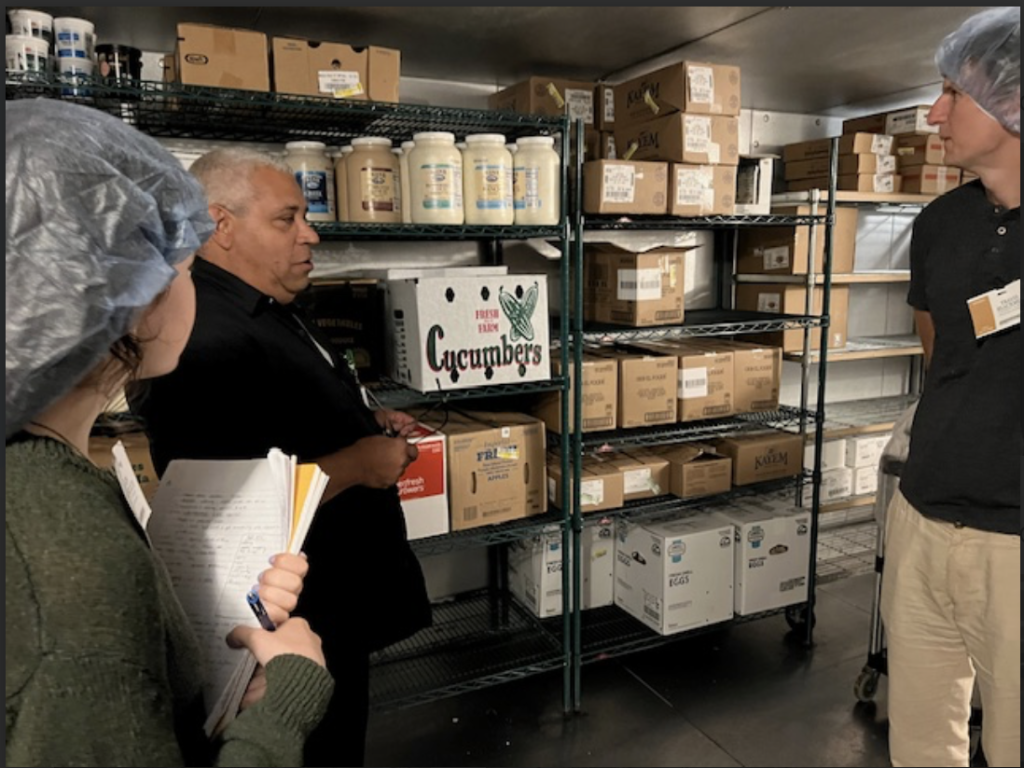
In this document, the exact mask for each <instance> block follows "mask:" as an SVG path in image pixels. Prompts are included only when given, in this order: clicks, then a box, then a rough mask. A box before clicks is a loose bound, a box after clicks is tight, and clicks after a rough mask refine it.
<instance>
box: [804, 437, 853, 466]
mask: <svg viewBox="0 0 1024 768" xmlns="http://www.w3.org/2000/svg"><path fill="white" fill-rule="evenodd" d="M845 466H846V440H822V442H821V470H822V472H827V471H828V470H830V469H839V468H841V467H845ZM804 469H806V470H807V471H808V472H810V471H811V470H812V469H814V443H813V442H811V443H810V444H809V445H807V446H806V447H805V448H804Z"/></svg>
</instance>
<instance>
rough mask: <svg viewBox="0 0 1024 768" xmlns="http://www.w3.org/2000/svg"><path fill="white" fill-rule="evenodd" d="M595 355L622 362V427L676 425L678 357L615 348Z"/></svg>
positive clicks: (620, 418) (620, 395)
mask: <svg viewBox="0 0 1024 768" xmlns="http://www.w3.org/2000/svg"><path fill="white" fill-rule="evenodd" d="M595 354H599V355H601V356H603V357H608V358H611V359H613V360H615V361H616V362H617V363H618V366H619V427H620V428H626V429H629V428H631V427H652V426H656V425H658V424H674V423H675V421H676V415H677V412H678V411H677V408H678V402H679V401H678V400H677V399H676V375H677V372H678V370H679V361H678V358H676V357H675V356H674V355H671V356H669V355H653V354H643V353H639V352H626V351H624V350H612V349H607V350H605V349H601V350H596V351H595Z"/></svg>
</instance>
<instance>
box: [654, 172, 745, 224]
mask: <svg viewBox="0 0 1024 768" xmlns="http://www.w3.org/2000/svg"><path fill="white" fill-rule="evenodd" d="M669 194H670V195H671V202H670V207H669V213H671V214H672V215H673V216H732V215H733V214H735V213H736V169H735V168H733V167H731V166H726V165H680V164H679V163H673V164H672V179H671V181H670V186H669Z"/></svg>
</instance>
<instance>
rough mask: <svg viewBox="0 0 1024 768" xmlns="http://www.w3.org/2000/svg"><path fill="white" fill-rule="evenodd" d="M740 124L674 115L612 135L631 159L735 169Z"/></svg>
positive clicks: (728, 119)
mask: <svg viewBox="0 0 1024 768" xmlns="http://www.w3.org/2000/svg"><path fill="white" fill-rule="evenodd" d="M739 141H740V121H739V119H738V118H735V117H724V116H721V115H691V114H682V113H679V112H677V113H675V114H672V115H668V116H667V117H659V118H657V119H655V120H651V121H650V122H647V123H639V124H635V125H630V126H626V127H622V128H618V129H616V131H615V142H616V144H617V145H618V147H619V149H620V151H621V152H622V153H623V155H625V153H626V152H628V151H630V150H631V149H632V150H633V154H632V156H631V159H636V160H666V161H669V162H673V163H688V164H690V165H732V166H735V165H738V164H739V161H740V145H739Z"/></svg>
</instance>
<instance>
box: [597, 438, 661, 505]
mask: <svg viewBox="0 0 1024 768" xmlns="http://www.w3.org/2000/svg"><path fill="white" fill-rule="evenodd" d="M608 461H609V462H610V463H611V464H613V465H614V466H615V467H616V468H617V469H618V470H619V472H620V473H621V474H622V494H623V499H624V500H625V501H636V500H637V499H651V498H654V497H656V496H664V495H667V494H668V492H669V471H668V461H667V460H666V459H664V458H662V457H661V456H659V455H657V453H655V452H654V451H651V450H645V449H638V450H635V451H623V452H621V453H611V454H608Z"/></svg>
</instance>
